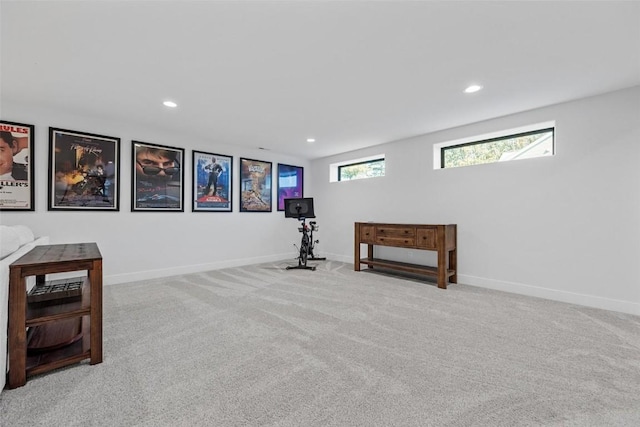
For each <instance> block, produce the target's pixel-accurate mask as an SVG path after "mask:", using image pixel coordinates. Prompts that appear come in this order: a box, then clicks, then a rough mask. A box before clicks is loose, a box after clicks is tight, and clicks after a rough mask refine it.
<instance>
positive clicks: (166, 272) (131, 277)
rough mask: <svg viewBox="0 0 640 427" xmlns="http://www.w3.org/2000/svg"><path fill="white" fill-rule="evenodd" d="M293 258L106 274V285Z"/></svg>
mask: <svg viewBox="0 0 640 427" xmlns="http://www.w3.org/2000/svg"><path fill="white" fill-rule="evenodd" d="M285 259H286V260H288V259H291V254H278V255H268V256H261V257H253V258H241V259H233V260H226V261H218V262H211V263H206V264H194V265H185V266H179V267H171V268H161V269H157V270H147V271H136V272H134V273H125V274H113V275H110V276H105V277H104V278H103V279H102V281H103V284H104V285H116V284H119V283H128V282H138V281H140V280H150V279H159V278H161V277H170V276H178V275H180V274H191V273H200V272H203V271H211V270H220V269H222V268H231V267H240V266H243V265H251V264H262V263H264V262H276V261H282V260H285Z"/></svg>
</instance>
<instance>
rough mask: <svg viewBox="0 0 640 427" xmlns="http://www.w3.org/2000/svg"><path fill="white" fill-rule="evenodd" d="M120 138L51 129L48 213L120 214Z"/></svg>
mask: <svg viewBox="0 0 640 427" xmlns="http://www.w3.org/2000/svg"><path fill="white" fill-rule="evenodd" d="M119 189H120V138H114V137H112V136H105V135H96V134H92V133H86V132H77V131H73V130H65V129H57V128H52V127H50V128H49V197H48V200H49V210H50V211H57V210H61V211H62V210H92V211H117V210H119V209H120V207H119V200H120V197H119V194H120V191H119Z"/></svg>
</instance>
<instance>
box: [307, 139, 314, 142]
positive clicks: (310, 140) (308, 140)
mask: <svg viewBox="0 0 640 427" xmlns="http://www.w3.org/2000/svg"><path fill="white" fill-rule="evenodd" d="M307 142H316V139H315V138H307Z"/></svg>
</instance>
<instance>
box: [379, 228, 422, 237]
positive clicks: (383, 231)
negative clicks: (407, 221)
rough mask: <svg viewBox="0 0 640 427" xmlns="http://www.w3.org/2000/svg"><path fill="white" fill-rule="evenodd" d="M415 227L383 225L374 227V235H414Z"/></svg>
mask: <svg viewBox="0 0 640 427" xmlns="http://www.w3.org/2000/svg"><path fill="white" fill-rule="evenodd" d="M415 235H416V229H415V227H393V226H384V227H376V237H377V238H380V237H397V238H402V237H415Z"/></svg>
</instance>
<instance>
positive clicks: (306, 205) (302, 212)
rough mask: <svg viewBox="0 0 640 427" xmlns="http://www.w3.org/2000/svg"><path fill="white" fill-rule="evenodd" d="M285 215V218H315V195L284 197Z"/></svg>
mask: <svg viewBox="0 0 640 427" xmlns="http://www.w3.org/2000/svg"><path fill="white" fill-rule="evenodd" d="M284 216H285V218H315V217H316V215H315V213H314V212H313V197H302V198H299V199H284Z"/></svg>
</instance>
